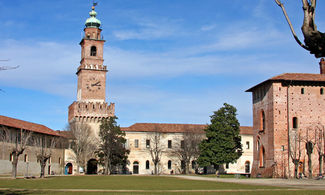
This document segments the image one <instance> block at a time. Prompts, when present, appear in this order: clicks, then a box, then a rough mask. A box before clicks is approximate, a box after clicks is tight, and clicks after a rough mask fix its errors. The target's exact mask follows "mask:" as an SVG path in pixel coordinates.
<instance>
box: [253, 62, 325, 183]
mask: <svg viewBox="0 0 325 195" xmlns="http://www.w3.org/2000/svg"><path fill="white" fill-rule="evenodd" d="M323 62H324V60H322V61H321V63H320V68H321V72H322V67H323V65H324V64H323ZM324 90H325V75H323V74H295V73H286V74H282V75H278V76H276V77H273V78H271V79H269V80H266V81H264V82H262V83H260V84H258V85H256V86H254V87H252V88H251V89H249V90H247V91H248V92H252V94H253V129H254V162H253V167H252V176H255V177H257V176H262V177H293V176H294V167H295V166H294V164H293V161H292V158H291V157H290V155H292V154H294V152H295V151H298V149H297V147H296V149H294V148H293V147H294V146H295V145H294V144H295V143H296V144H297V143H300V147H299V148H300V151H301V156H300V158H299V161H300V162H301V166H302V168H301V169H300V172H302V174H303V175H305V176H309V173H308V160H307V154H306V147H305V145H306V142H307V141H308V139H310V140H315V137H313V136H312V137H311V132H315V128H316V127H317V126H320V127H321V128H323V125H324V124H325V93H324ZM294 134H297V135H298V134H299V135H301V139H299V140H300V141H295V142H294V141H293V137H294V136H293V135H294ZM313 134H314V133H313ZM289 140H291V141H289ZM290 144H291V146H290ZM322 144H323V143H322ZM318 169H319V163H318V153H317V149H316V147H315V148H314V151H313V153H312V170H313V171H312V175H313V176H316V175H317V174H318Z"/></svg>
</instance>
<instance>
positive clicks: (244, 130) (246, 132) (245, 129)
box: [240, 126, 253, 135]
mask: <svg viewBox="0 0 325 195" xmlns="http://www.w3.org/2000/svg"><path fill="white" fill-rule="evenodd" d="M240 134H242V135H253V127H249V126H240Z"/></svg>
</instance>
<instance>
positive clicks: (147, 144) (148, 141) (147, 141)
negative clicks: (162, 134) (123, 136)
mask: <svg viewBox="0 0 325 195" xmlns="http://www.w3.org/2000/svg"><path fill="white" fill-rule="evenodd" d="M146 148H150V140H149V139H147V140H146Z"/></svg>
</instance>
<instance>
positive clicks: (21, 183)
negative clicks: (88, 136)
mask: <svg viewBox="0 0 325 195" xmlns="http://www.w3.org/2000/svg"><path fill="white" fill-rule="evenodd" d="M324 184H325V181H316V180H283V179H235V178H216V177H204V176H183V175H179V176H120V175H116V176H97V175H96V176H53V177H47V178H45V179H38V178H36V179H23V178H21V179H10V178H6V177H0V194H83V193H85V194H86V193H87V194H103V193H105V194H261V193H263V194H324V193H325V185H324Z"/></svg>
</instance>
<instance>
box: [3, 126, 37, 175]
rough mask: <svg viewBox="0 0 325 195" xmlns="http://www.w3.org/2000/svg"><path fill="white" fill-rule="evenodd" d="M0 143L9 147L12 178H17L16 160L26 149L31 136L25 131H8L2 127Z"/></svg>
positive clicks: (30, 133) (29, 132)
mask: <svg viewBox="0 0 325 195" xmlns="http://www.w3.org/2000/svg"><path fill="white" fill-rule="evenodd" d="M1 131H2V132H1V136H0V141H2V142H3V145H4V144H6V143H7V144H8V145H9V152H10V157H11V159H10V160H11V161H12V171H11V174H12V177H13V178H17V165H18V158H19V156H20V155H21V154H23V153H24V151H25V150H26V148H27V147H28V145H27V144H28V141H29V139H30V137H31V135H32V132H31V131H26V130H23V129H19V130H16V129H10V130H9V129H8V128H6V127H3V126H2V129H1Z"/></svg>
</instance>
